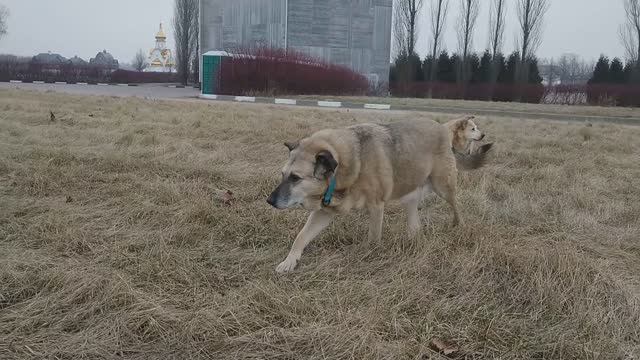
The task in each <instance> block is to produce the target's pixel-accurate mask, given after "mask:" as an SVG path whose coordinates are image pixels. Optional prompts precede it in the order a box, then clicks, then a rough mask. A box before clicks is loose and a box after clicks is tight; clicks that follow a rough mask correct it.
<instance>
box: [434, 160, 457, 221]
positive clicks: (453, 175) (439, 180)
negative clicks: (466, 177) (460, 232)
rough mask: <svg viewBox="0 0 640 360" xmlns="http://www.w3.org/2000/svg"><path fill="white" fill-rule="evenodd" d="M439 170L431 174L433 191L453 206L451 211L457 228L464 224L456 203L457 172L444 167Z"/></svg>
mask: <svg viewBox="0 0 640 360" xmlns="http://www.w3.org/2000/svg"><path fill="white" fill-rule="evenodd" d="M438 170H439V171H438ZM438 170H436V169H435V168H434V171H433V172H432V173H431V184H432V185H433V191H435V193H436V194H438V196H440V197H441V198H443V199H444V200H445V201H446V202H448V203H449V205H451V209H452V210H453V226H457V225H459V224H461V223H462V219H461V217H460V212H459V211H458V203H457V201H456V183H457V171H456V170H455V167H453V168H451V167H448V168H447V167H444V168H443V169H438Z"/></svg>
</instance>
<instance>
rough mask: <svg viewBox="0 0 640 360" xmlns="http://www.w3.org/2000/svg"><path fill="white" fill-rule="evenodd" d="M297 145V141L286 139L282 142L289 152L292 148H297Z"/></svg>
mask: <svg viewBox="0 0 640 360" xmlns="http://www.w3.org/2000/svg"><path fill="white" fill-rule="evenodd" d="M298 145H300V142H299V141H287V142H286V143H284V146H286V147H287V149H289V151H290V152H291V151H293V149H295V148H297V147H298Z"/></svg>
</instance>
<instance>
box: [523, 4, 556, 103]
mask: <svg viewBox="0 0 640 360" xmlns="http://www.w3.org/2000/svg"><path fill="white" fill-rule="evenodd" d="M516 10H517V16H518V23H519V24H520V34H519V38H518V40H517V44H518V46H517V47H518V49H519V51H520V61H519V64H518V65H519V66H518V82H519V83H520V84H521V85H523V84H526V83H527V82H528V79H529V62H530V60H531V59H532V58H533V56H534V54H535V52H536V50H537V49H538V47H539V46H540V43H541V41H542V30H543V24H544V15H545V14H546V12H547V10H549V0H518V2H517V4H516ZM521 96H522V94H518V100H519V98H521Z"/></svg>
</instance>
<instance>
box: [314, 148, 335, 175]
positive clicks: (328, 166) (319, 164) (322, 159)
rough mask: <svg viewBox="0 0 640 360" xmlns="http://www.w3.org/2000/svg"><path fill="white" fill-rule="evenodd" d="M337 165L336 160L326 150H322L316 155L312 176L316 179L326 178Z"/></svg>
mask: <svg viewBox="0 0 640 360" xmlns="http://www.w3.org/2000/svg"><path fill="white" fill-rule="evenodd" d="M337 167H338V162H337V161H336V159H335V158H334V157H333V155H331V153H330V152H329V151H327V150H323V151H321V152H319V153H318V154H317V155H316V164H315V167H314V169H313V176H314V177H316V178H318V179H326V178H328V177H329V176H331V175H332V174H333V173H334V172H335V171H336V168H337Z"/></svg>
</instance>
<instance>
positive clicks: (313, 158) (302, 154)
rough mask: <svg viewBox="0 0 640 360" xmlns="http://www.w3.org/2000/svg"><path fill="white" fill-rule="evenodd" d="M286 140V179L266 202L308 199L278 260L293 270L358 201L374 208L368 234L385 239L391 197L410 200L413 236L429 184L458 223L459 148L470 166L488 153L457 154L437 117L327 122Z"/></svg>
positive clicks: (293, 203) (281, 268)
mask: <svg viewBox="0 0 640 360" xmlns="http://www.w3.org/2000/svg"><path fill="white" fill-rule="evenodd" d="M473 131H474V130H473V129H472V131H471V133H473ZM465 134H466V132H465ZM464 136H466V135H464ZM472 136H475V135H472ZM285 145H286V146H287V147H288V148H289V159H288V160H287V162H286V164H285V166H284V167H283V169H282V182H281V183H280V185H278V187H277V188H276V189H275V190H274V191H273V193H271V195H270V196H269V198H268V199H267V202H268V203H269V204H270V205H272V206H274V207H275V208H277V209H286V208H291V207H297V206H302V207H303V208H305V209H307V210H310V211H311V215H310V216H309V219H308V220H307V223H306V224H305V225H304V227H303V228H302V230H301V231H300V233H299V234H298V236H297V237H296V239H295V241H294V243H293V246H292V247H291V251H290V252H289V255H288V256H287V258H286V259H285V260H284V261H283V262H282V263H280V265H278V266H277V268H276V271H277V272H279V273H284V272H288V271H292V270H293V269H294V268H295V267H296V264H297V263H298V261H299V260H300V257H301V256H302V252H303V250H304V248H305V247H306V246H307V245H308V244H309V242H311V240H313V239H314V238H315V237H316V236H317V235H318V234H319V233H320V232H321V231H322V230H323V229H325V228H326V227H327V226H328V225H329V224H330V223H331V220H332V218H333V217H334V216H335V215H336V214H344V213H347V212H349V211H350V210H352V209H363V208H365V209H367V210H368V212H369V215H370V224H369V235H368V238H369V241H370V242H372V241H375V242H378V241H379V240H380V238H381V235H382V220H383V215H384V206H385V204H386V203H387V202H389V201H392V200H400V201H401V202H402V203H403V204H404V207H405V209H406V211H407V214H408V232H409V236H411V237H413V236H415V235H416V234H417V233H418V231H419V229H420V217H419V216H418V205H419V203H420V201H421V200H422V198H423V194H424V192H425V190H427V189H433V190H434V191H435V192H436V194H438V195H439V196H440V197H441V198H443V199H444V200H446V201H447V202H448V203H449V204H450V205H451V209H452V211H453V224H454V225H456V224H458V223H460V222H461V219H460V214H459V212H458V205H457V203H456V182H457V167H456V160H457V159H456V156H457V158H458V161H457V163H458V167H460V168H462V169H467V168H468V169H472V168H474V166H475V165H477V164H482V162H483V158H484V156H485V155H486V152H485V153H482V154H458V155H456V156H454V153H453V152H452V151H451V149H452V143H451V140H450V132H449V130H448V128H447V127H446V126H443V125H441V124H438V123H437V122H434V121H431V120H410V121H402V122H394V123H391V124H385V125H377V124H360V125H355V126H351V127H348V128H344V129H326V130H321V131H318V132H316V133H314V134H313V135H311V136H309V137H307V138H304V139H302V140H300V141H299V142H296V143H287V144H285Z"/></svg>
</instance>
